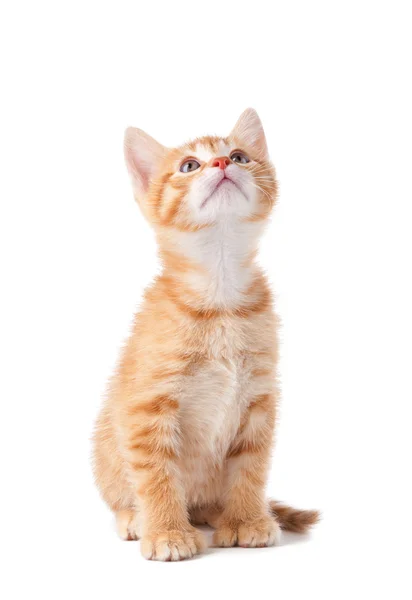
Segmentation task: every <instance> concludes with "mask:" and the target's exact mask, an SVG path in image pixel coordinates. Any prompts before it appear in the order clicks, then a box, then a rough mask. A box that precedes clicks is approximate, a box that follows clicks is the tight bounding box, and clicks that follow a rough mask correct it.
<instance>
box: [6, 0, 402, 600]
mask: <svg viewBox="0 0 412 600" xmlns="http://www.w3.org/2000/svg"><path fill="white" fill-rule="evenodd" d="M408 4H409V7H408ZM2 6H3V8H2V9H1V12H2V14H1V16H0V23H1V25H0V27H1V32H0V44H1V54H0V55H1V61H2V77H1V85H2V92H1V100H0V102H1V113H0V118H1V132H0V145H1V157H0V159H1V167H0V171H1V196H0V200H1V213H2V214H1V222H0V227H1V232H0V241H1V263H2V272H1V273H2V274H1V284H2V291H1V304H2V307H1V314H0V318H1V352H2V356H1V365H2V366H1V386H2V390H1V396H0V397H1V422H0V427H1V432H0V443H1V460H2V468H1V479H0V481H1V484H2V485H1V487H2V491H1V492H0V499H1V503H2V511H1V529H0V540H1V545H2V547H3V549H4V558H3V560H2V577H1V586H4V588H5V590H4V593H3V594H2V597H4V598H5V599H9V598H28V597H33V596H34V597H36V596H38V597H42V598H45V599H52V598H53V599H54V598H59V599H66V598H74V597H76V598H99V599H105V598H116V599H118V598H123V597H127V598H144V597H147V596H150V598H157V597H159V598H160V597H168V598H172V599H173V598H181V597H183V598H189V597H193V598H196V597H198V596H200V597H201V598H203V597H212V598H215V597H217V598H229V597H230V598H232V597H234V598H249V597H255V596H258V595H259V596H261V595H265V596H266V597H274V598H278V599H282V600H284V599H289V598H303V597H304V598H310V599H312V598H316V599H318V598H320V599H328V600H329V599H330V598H334V599H336V598H367V597H368V598H369V597H376V596H377V595H380V594H381V595H382V596H383V597H386V598H389V597H392V598H396V599H397V600H398V599H403V598H410V597H411V596H410V594H411V590H410V587H409V591H408V584H409V582H410V578H409V577H408V576H407V571H406V569H407V567H409V568H410V537H411V525H410V521H411V519H410V514H411V495H410V493H409V490H408V488H409V484H410V472H411V469H410V456H411V447H410V430H411V416H412V415H411V401H412V384H411V340H412V319H411V310H410V309H411V302H412V293H411V256H412V242H411V217H412V209H411V203H412V193H411V192H412V183H411V159H412V156H411V154H412V153H411V145H412V121H411V112H412V111H411V107H412V94H411V63H410V57H411V52H412V44H411V33H410V32H411V18H410V15H409V14H408V8H409V9H410V3H408V2H406V1H405V2H399V1H393V0H392V1H391V2H389V1H388V2H380V1H374V2H372V1H371V2H366V1H356V2H355V1H346V2H333V1H324V2H320V1H311V2H304V1H302V2H296V1H290V0H289V1H283V2H268V1H259V0H254V1H253V2H244V1H243V2H242V1H240V2H237V3H235V2H223V1H221V2H213V1H211V0H209V1H208V2H202V3H200V2H187V1H186V2H174V1H168V2H164V3H161V2H139V1H138V0H134V1H133V2H119V1H118V2H104V1H100V2H91V1H87V0H86V1H82V2H80V1H74V0H72V1H71V2H52V1H50V2H44V1H43V2H42V1H36V2H29V1H26V2H18V1H16V2H13V3H11V2H10V3H9V5H8V6H6V5H5V4H4V5H2ZM248 106H253V107H254V108H256V109H257V110H258V112H259V114H260V116H261V118H262V121H263V123H264V126H265V129H266V132H267V138H268V141H269V145H270V149H271V155H272V158H273V161H274V163H275V165H276V168H277V172H278V178H279V181H280V190H281V194H280V200H279V203H278V206H277V208H276V211H275V214H274V219H273V224H272V225H271V227H270V229H269V230H268V233H267V236H266V238H265V240H264V242H263V245H262V253H261V261H262V263H263V265H264V266H265V268H266V269H267V270H268V273H269V275H270V278H271V280H272V281H273V284H274V287H275V290H276V294H277V310H278V312H279V314H280V316H281V318H282V320H283V329H282V333H281V337H282V360H281V365H280V372H281V377H282V382H283V400H282V406H281V418H280V424H279V428H278V434H277V439H278V443H277V447H276V452H275V456H274V463H273V469H272V474H271V478H270V482H269V486H268V492H269V494H270V495H272V496H274V497H276V498H278V499H281V500H284V501H286V502H288V503H291V504H293V505H296V506H299V507H306V508H312V507H313V508H319V509H321V510H322V513H323V521H322V523H321V524H320V525H319V526H318V527H317V528H316V529H315V530H314V531H313V533H312V534H311V535H310V536H308V537H305V538H302V537H297V536H292V535H291V534H289V535H285V537H284V544H283V545H282V546H281V547H278V548H271V549H265V550H245V549H240V548H239V549H237V548H236V549H231V550H225V549H219V550H217V549H211V550H210V551H209V552H208V553H207V554H206V555H205V556H203V557H201V558H198V559H195V560H193V561H189V562H183V563H179V564H158V563H150V562H147V561H144V560H143V559H142V558H141V556H140V553H139V548H138V544H136V543H122V542H120V541H119V540H118V539H117V537H116V534H115V532H114V527H113V521H112V516H111V515H110V513H109V511H108V510H107V509H106V507H105V506H104V505H103V502H102V501H101V499H100V498H99V496H98V493H97V491H96V489H95V487H94V484H93V481H92V476H91V469H90V462H89V455H90V441H89V438H90V434H91V431H92V427H93V421H94V418H95V415H96V413H97V411H98V407H99V404H100V397H101V394H102V393H103V391H104V388H105V382H106V379H107V377H108V375H109V374H110V373H111V371H112V369H113V366H114V364H115V361H116V357H117V354H118V349H119V346H120V345H121V343H122V340H123V339H124V338H125V336H126V335H127V332H128V327H129V323H130V320H131V318H132V314H133V312H134V310H135V308H136V306H137V305H138V302H139V298H140V297H141V294H142V291H143V289H144V286H145V285H146V284H147V283H148V282H149V281H150V279H151V277H152V275H153V273H154V272H155V271H156V269H157V263H156V260H155V247H154V241H153V238H152V235H151V233H150V231H149V229H148V226H147V225H146V223H145V222H144V220H143V218H142V217H141V215H140V214H139V211H138V208H137V207H136V206H135V204H134V202H133V200H132V194H131V190H130V186H129V182H128V178H127V175H126V170H125V168H124V165H123V155H122V137H123V130H124V128H125V127H126V126H128V125H135V126H138V127H140V128H143V129H145V130H147V131H148V132H149V133H150V134H151V135H153V136H154V137H156V138H158V139H159V140H160V141H161V142H163V143H164V144H166V145H174V144H179V143H181V142H182V141H184V140H185V139H186V138H190V137H193V136H196V135H201V134H204V133H218V134H222V135H225V134H227V133H228V132H229V131H230V128H231V127H232V126H233V124H234V122H235V121H236V119H237V117H238V116H239V115H240V113H241V112H242V110H243V109H245V108H246V107H248ZM408 555H409V563H408Z"/></svg>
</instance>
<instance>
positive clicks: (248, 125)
mask: <svg viewBox="0 0 412 600" xmlns="http://www.w3.org/2000/svg"><path fill="white" fill-rule="evenodd" d="M230 137H233V138H235V139H236V140H238V141H239V142H240V143H241V144H242V145H245V146H246V147H250V148H254V149H255V150H256V151H257V153H258V156H259V158H262V159H263V160H269V154H268V147H267V144H266V137H265V132H264V131H263V126H262V122H261V120H260V119H259V116H258V114H257V112H256V111H255V110H254V109H253V108H247V109H246V110H245V111H244V112H243V113H242V114H241V115H240V117H239V119H238V121H237V123H236V125H235V126H234V128H233V130H232V133H231V134H230Z"/></svg>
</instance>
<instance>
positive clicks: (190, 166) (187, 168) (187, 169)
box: [180, 158, 200, 173]
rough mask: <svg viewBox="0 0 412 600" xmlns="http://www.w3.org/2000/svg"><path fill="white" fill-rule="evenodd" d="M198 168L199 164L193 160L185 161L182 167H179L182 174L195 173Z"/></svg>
mask: <svg viewBox="0 0 412 600" xmlns="http://www.w3.org/2000/svg"><path fill="white" fill-rule="evenodd" d="M199 167H200V164H199V163H198V162H197V160H194V158H190V159H189V160H186V161H185V162H184V163H183V164H182V166H181V167H180V171H181V172H182V173H191V172H192V171H196V169H198V168H199Z"/></svg>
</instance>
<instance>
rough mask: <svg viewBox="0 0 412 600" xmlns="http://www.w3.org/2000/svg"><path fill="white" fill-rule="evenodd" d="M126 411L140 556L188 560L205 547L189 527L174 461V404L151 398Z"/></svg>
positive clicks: (176, 428)
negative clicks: (138, 513) (140, 524)
mask: <svg viewBox="0 0 412 600" xmlns="http://www.w3.org/2000/svg"><path fill="white" fill-rule="evenodd" d="M128 412H129V414H128V428H127V443H126V450H127V456H128V459H129V469H130V472H131V479H132V481H133V484H134V487H135V490H136V495H137V499H138V504H139V506H140V507H141V510H142V514H143V535H142V539H141V545H140V547H141V552H142V554H143V556H144V557H145V558H147V559H149V560H161V561H170V560H182V559H184V558H191V557H192V556H193V555H195V554H197V553H198V552H200V551H201V550H203V549H204V547H205V545H206V544H205V541H204V538H203V534H202V533H201V532H200V531H198V530H197V529H195V528H194V527H193V526H192V525H191V524H190V523H189V519H188V511H187V507H186V504H185V497H184V490H183V486H182V482H181V477H180V472H179V466H178V460H177V457H178V452H179V433H180V432H179V422H178V403H177V401H176V400H175V399H173V398H172V397H169V396H157V397H155V398H153V399H152V400H150V401H148V402H145V403H142V402H141V403H139V404H137V405H135V406H131V407H129V409H128ZM131 423H132V424H131Z"/></svg>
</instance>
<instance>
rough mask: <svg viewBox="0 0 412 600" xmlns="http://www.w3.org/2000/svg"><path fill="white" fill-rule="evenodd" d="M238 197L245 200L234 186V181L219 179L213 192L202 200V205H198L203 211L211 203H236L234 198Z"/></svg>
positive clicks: (240, 191) (239, 190)
mask: <svg viewBox="0 0 412 600" xmlns="http://www.w3.org/2000/svg"><path fill="white" fill-rule="evenodd" d="M239 195H241V196H243V197H244V200H247V198H246V196H245V195H244V194H243V192H242V190H241V189H240V188H239V187H238V186H237V185H236V183H235V182H234V181H232V180H231V179H228V178H224V179H221V181H219V183H218V184H217V186H216V187H215V189H214V190H213V192H212V193H211V194H210V195H209V196H207V197H206V198H205V199H204V200H203V202H202V204H201V205H200V209H201V210H202V209H204V208H205V207H207V205H208V204H210V203H212V202H216V203H227V202H231V201H233V202H234V201H236V196H239Z"/></svg>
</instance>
